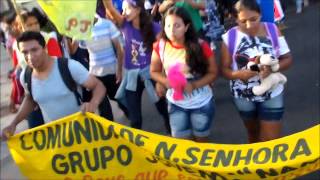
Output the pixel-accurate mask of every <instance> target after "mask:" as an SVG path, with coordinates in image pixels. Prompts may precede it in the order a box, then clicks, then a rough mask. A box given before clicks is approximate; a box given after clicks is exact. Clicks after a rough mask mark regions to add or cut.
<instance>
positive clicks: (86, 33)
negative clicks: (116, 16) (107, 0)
mask: <svg viewBox="0 0 320 180" xmlns="http://www.w3.org/2000/svg"><path fill="white" fill-rule="evenodd" d="M37 1H38V3H39V5H40V6H41V8H42V9H43V10H44V12H45V13H46V14H47V16H48V17H49V19H50V20H51V21H52V22H53V24H54V25H55V26H56V27H57V29H58V31H59V33H61V34H64V35H67V36H69V37H73V38H74V39H83V40H84V39H89V38H90V35H91V28H92V25H93V20H94V15H95V12H96V5H97V0H37Z"/></svg>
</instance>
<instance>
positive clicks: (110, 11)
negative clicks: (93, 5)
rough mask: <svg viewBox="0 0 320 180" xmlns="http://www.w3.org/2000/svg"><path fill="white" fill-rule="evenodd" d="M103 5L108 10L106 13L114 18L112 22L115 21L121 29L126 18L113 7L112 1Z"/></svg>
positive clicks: (105, 1)
mask: <svg viewBox="0 0 320 180" xmlns="http://www.w3.org/2000/svg"><path fill="white" fill-rule="evenodd" d="M103 5H104V7H105V8H106V13H107V14H108V15H109V16H111V17H112V19H111V20H113V22H115V23H116V24H117V25H118V26H119V27H121V26H122V24H123V22H124V20H125V18H124V16H122V15H121V14H120V13H119V12H118V10H117V9H116V8H115V7H114V6H113V4H112V0H103Z"/></svg>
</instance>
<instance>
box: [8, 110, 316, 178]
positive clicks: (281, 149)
mask: <svg viewBox="0 0 320 180" xmlns="http://www.w3.org/2000/svg"><path fill="white" fill-rule="evenodd" d="M319 132H320V125H316V126H314V127H312V128H310V129H307V130H305V131H302V132H299V133H296V134H293V135H291V136H287V137H283V138H280V139H277V140H273V141H268V142H263V143H256V144H239V145H227V144H214V143H195V142H193V141H188V140H181V139H175V138H170V137H167V136H161V135H157V134H153V133H149V132H145V131H142V130H137V129H133V128H130V127H126V126H123V125H120V124H117V123H114V122H111V121H108V120H105V119H103V118H101V117H99V116H97V115H94V114H90V113H87V114H86V116H84V115H82V114H80V113H76V114H73V115H71V116H68V117H65V118H63V119H60V120H57V121H54V122H52V123H50V124H45V125H43V126H40V127H37V128H34V129H30V130H27V131H24V132H22V133H20V134H17V135H15V136H13V137H11V138H10V139H9V141H8V145H9V149H10V152H11V155H12V156H13V159H14V160H15V162H16V164H17V165H18V166H19V168H20V170H21V172H22V173H23V174H24V175H25V176H26V177H28V178H29V179H43V178H45V179H65V180H72V179H86V180H88V179H109V180H111V179H112V180H122V179H136V180H140V179H141V180H145V179H152V180H166V179H167V180H171V179H179V180H189V179H192V180H193V179H281V180H282V179H293V178H296V177H299V176H302V175H304V174H308V173H310V172H313V171H316V170H319V164H320V160H319V158H320V154H319V146H320V145H319V142H320V139H319Z"/></svg>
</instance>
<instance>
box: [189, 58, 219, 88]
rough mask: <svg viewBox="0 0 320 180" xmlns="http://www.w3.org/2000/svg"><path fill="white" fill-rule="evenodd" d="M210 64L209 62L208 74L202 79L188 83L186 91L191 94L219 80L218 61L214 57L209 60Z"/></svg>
mask: <svg viewBox="0 0 320 180" xmlns="http://www.w3.org/2000/svg"><path fill="white" fill-rule="evenodd" d="M208 62H209V64H208V72H207V73H206V74H205V75H204V76H203V77H202V78H201V79H199V80H196V81H192V82H188V83H187V85H186V87H185V91H186V92H187V93H191V92H192V91H193V90H194V89H197V88H201V87H203V86H206V85H208V84H210V83H212V82H213V81H214V80H216V79H217V76H218V68H217V64H216V60H215V58H214V56H213V55H212V56H210V57H209V58H208Z"/></svg>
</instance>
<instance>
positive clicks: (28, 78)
mask: <svg viewBox="0 0 320 180" xmlns="http://www.w3.org/2000/svg"><path fill="white" fill-rule="evenodd" d="M32 71H33V69H32V68H31V67H30V66H27V67H26V70H25V72H24V83H25V84H26V85H27V90H28V91H29V94H30V96H31V98H32V99H33V96H32V89H31V83H32Z"/></svg>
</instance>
